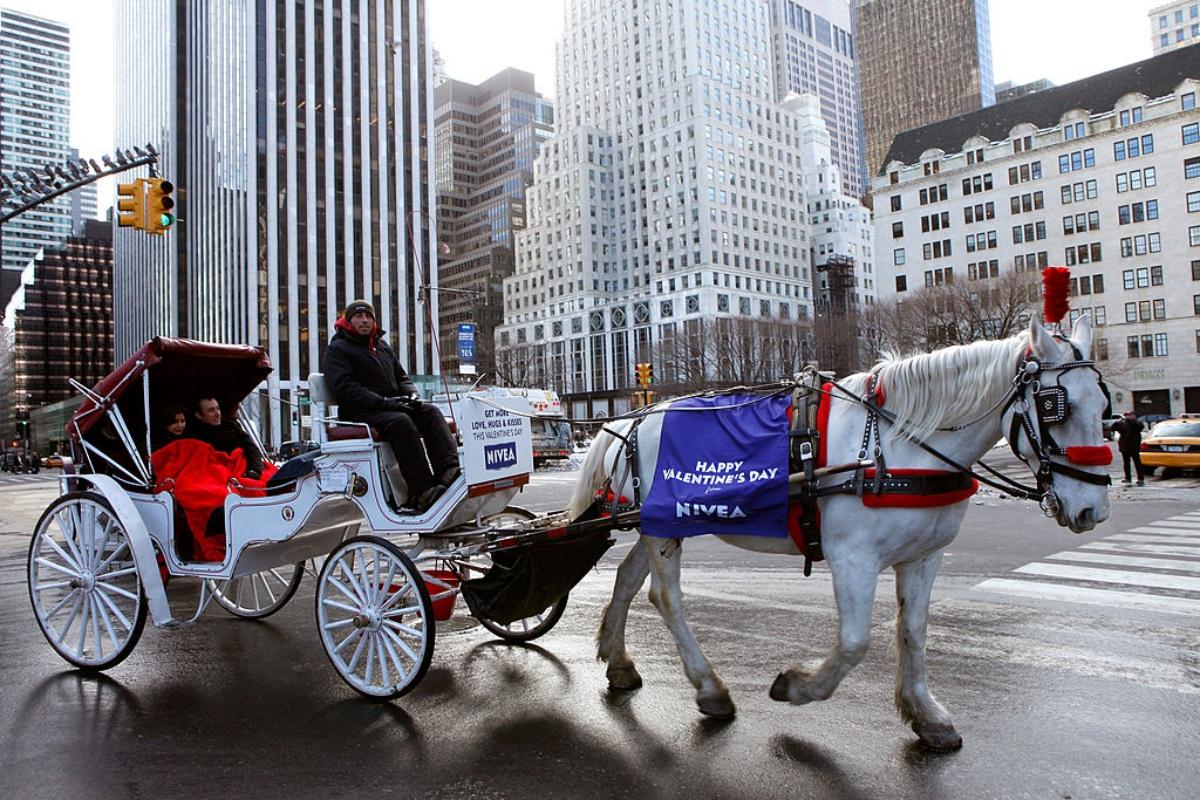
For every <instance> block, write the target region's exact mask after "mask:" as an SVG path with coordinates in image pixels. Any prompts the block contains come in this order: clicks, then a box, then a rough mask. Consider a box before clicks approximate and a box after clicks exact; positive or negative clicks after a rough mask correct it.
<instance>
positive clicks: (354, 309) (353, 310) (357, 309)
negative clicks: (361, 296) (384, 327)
mask: <svg viewBox="0 0 1200 800" xmlns="http://www.w3.org/2000/svg"><path fill="white" fill-rule="evenodd" d="M364 313H365V314H370V315H371V318H372V319H374V318H375V306H373V305H371V304H370V303H368V302H367V301H366V300H351V301H350V302H349V303H347V304H346V310H345V311H343V312H342V316H344V317H345V318H346V319H347V320H350V319H353V318H354V315H355V314H364Z"/></svg>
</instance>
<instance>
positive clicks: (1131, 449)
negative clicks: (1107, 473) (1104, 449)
mask: <svg viewBox="0 0 1200 800" xmlns="http://www.w3.org/2000/svg"><path fill="white" fill-rule="evenodd" d="M1113 430H1114V431H1116V433H1117V436H1118V437H1119V439H1118V441H1117V449H1119V450H1120V451H1121V465H1122V466H1123V467H1124V468H1125V480H1123V481H1121V483H1130V482H1131V481H1130V477H1131V476H1130V474H1129V462H1130V461H1132V462H1133V465H1134V467H1136V468H1137V485H1138V486H1145V485H1146V480H1145V478H1144V477H1143V476H1142V456H1141V449H1142V423H1141V421H1140V420H1139V419H1138V418H1137V415H1135V414H1134V413H1133V412H1132V411H1126V412H1125V416H1124V417H1122V418H1121V421H1120V422H1118V423H1116V424H1115V425H1113Z"/></svg>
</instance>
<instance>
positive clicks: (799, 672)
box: [771, 562, 879, 705]
mask: <svg viewBox="0 0 1200 800" xmlns="http://www.w3.org/2000/svg"><path fill="white" fill-rule="evenodd" d="M830 570H831V571H832V573H833V596H834V599H835V600H836V601H837V610H838V640H837V644H836V645H834V648H833V651H832V652H830V654H829V655H828V656H826V657H825V660H824V661H822V662H821V664H820V666H818V667H817V668H816V669H809V668H806V667H801V666H795V667H792V668H791V669H789V670H788V671H787V672H781V673H780V674H779V677H777V678H776V679H775V682H774V683H773V684H771V699H772V700H786V701H788V702H790V703H794V704H796V705H803V704H804V703H811V702H812V701H814V700H825V699H827V698H828V697H829V696H830V695H832V694H833V692H834V690H835V689H837V687H838V684H839V683H841V682H842V678H844V677H846V674H847V673H848V672H850V670H852V669H853V668H854V667H855V665H857V664H858V662H860V661H862V659H863V656H865V655H866V654H867V645H868V644H869V643H870V641H871V606H872V605H873V604H874V602H875V584H876V583H877V582H878V578H879V576H878V574H876V573H874V572H871V571H870V570H867V569H863V568H861V567H859V568H856V567H855V566H854V565H852V564H834V563H832V562H831V563H830Z"/></svg>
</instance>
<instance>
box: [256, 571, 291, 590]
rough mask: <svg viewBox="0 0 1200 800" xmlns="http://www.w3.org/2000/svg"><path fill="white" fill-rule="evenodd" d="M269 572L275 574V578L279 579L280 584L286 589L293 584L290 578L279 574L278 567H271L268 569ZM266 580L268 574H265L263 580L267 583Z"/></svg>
mask: <svg viewBox="0 0 1200 800" xmlns="http://www.w3.org/2000/svg"><path fill="white" fill-rule="evenodd" d="M267 572H269V573H270V574H271V575H273V576H275V580H277V581H279V585H280V586H282V587H283V588H284V589H285V590H286V589H287V587H289V586H291V585H292V582H291V581H290V580H287V579H286V578H284V577H283V576H282V575H280V574H279V572H278V569H277V568H276V567H271V568H270V569H268V570H267ZM266 580H267V579H266V576H264V577H263V582H264V583H265V582H266Z"/></svg>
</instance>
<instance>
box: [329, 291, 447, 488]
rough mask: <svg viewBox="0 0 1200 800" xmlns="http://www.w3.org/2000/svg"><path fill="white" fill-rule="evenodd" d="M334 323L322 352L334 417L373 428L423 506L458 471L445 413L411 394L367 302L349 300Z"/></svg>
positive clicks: (412, 390)
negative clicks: (387, 445) (335, 402)
mask: <svg viewBox="0 0 1200 800" xmlns="http://www.w3.org/2000/svg"><path fill="white" fill-rule="evenodd" d="M335 327H336V328H337V332H336V333H334V335H333V339H332V340H331V341H330V343H329V349H328V350H327V351H326V353H325V379H326V381H327V382H328V383H329V386H330V388H332V389H333V393H334V395H335V396H336V397H337V400H338V416H339V417H340V418H341V419H343V420H348V421H351V422H364V423H366V424H368V425H371V426H373V427H375V428H378V429H379V431H380V432H381V433H382V434H383V437H384V439H385V440H386V441H387V442H389V443H390V444H391V446H392V450H393V451H394V452H395V455H396V461H397V462H398V464H399V466H400V472H401V474H403V475H404V480H405V482H407V483H408V489H409V494H410V496H411V497H412V498H413V499H414V502H415V504H416V508H417V510H418V511H424V510H425V509H427V508H429V507H430V506H431V505H433V503H434V501H435V500H437V498H438V497H439V496H441V494H442V492H444V491H445V490H446V487H447V486H449V485H450V484H452V483H453V482H454V481H455V479H457V478H458V476H459V474H460V473H461V470H460V469H459V465H458V447H457V445H456V444H455V441H454V435H453V434H452V433H450V427H449V426H448V425H447V424H446V418H445V417H443V416H442V412H441V411H440V410H439V409H438V408H437V407H436V406H434V405H432V404H430V403H422V402H421V401H420V400H419V399H418V398H417V389H416V386H414V385H413V382H412V380H410V379H409V377H408V373H406V372H405V371H404V368H403V367H402V366H400V361H399V360H398V359H397V358H396V354H395V353H394V352H393V351H392V348H391V346H389V345H388V343H387V342H386V341H384V339H383V334H384V332H383V331H382V330H380V329H379V326H378V325H377V324H376V323H375V307H374V306H373V305H371V304H370V303H368V302H367V301H366V300H354V301H353V302H351V303H350V304H349V305H347V306H346V309H345V311H343V313H342V316H341V317H339V318H338V321H337V324H336V325H335ZM421 437H424V439H425V450H427V451H428V454H429V456H428V459H426V454H425V451H423V450H422V449H421V441H420V440H421ZM431 465H432V469H431Z"/></svg>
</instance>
